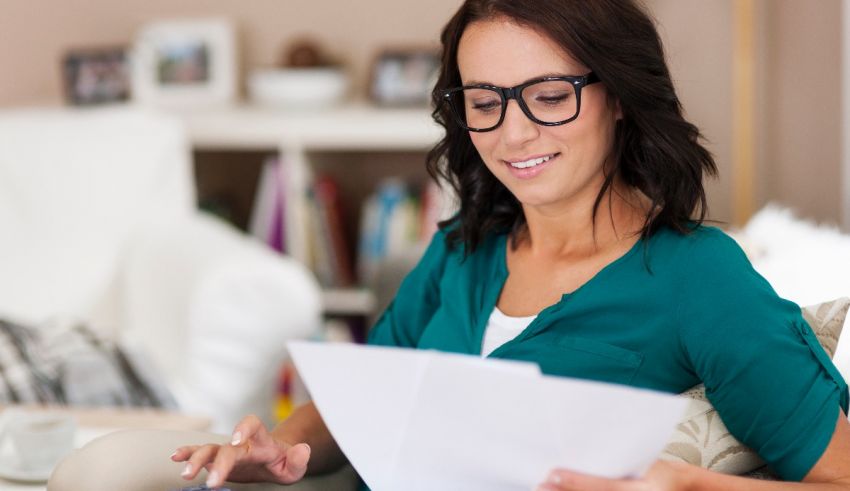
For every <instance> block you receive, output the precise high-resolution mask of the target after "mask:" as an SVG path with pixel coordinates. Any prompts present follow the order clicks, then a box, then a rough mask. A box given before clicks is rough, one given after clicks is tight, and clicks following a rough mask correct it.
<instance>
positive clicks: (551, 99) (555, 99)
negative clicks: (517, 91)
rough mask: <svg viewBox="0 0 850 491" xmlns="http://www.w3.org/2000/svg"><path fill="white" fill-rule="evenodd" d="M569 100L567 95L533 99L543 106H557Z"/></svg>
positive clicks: (544, 96) (540, 96) (541, 96)
mask: <svg viewBox="0 0 850 491" xmlns="http://www.w3.org/2000/svg"><path fill="white" fill-rule="evenodd" d="M568 98H569V94H557V95H539V96H537V97H535V98H534V100H535V101H537V102H542V103H543V104H549V105H553V106H554V105H557V104H560V103H562V102H564V101H566V100H567V99H568Z"/></svg>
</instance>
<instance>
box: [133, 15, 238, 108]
mask: <svg viewBox="0 0 850 491" xmlns="http://www.w3.org/2000/svg"><path fill="white" fill-rule="evenodd" d="M235 38H236V36H235V29H234V27H233V25H232V24H231V23H230V22H229V21H228V20H226V19H189V20H163V21H157V22H153V23H151V24H148V25H146V26H144V27H143V28H142V30H141V31H140V32H139V34H138V36H137V38H136V42H135V44H134V47H133V62H132V68H133V70H132V72H133V77H132V78H133V100H135V101H137V102H139V103H143V104H149V105H156V106H172V107H173V106H208V105H224V104H229V103H232V102H233V101H234V100H235V99H236V46H235V44H236V41H235Z"/></svg>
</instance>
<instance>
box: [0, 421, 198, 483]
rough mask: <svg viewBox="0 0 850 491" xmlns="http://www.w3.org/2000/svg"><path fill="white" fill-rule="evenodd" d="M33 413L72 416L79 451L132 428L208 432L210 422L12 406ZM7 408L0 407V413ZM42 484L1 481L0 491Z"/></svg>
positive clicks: (75, 443) (0, 479)
mask: <svg viewBox="0 0 850 491" xmlns="http://www.w3.org/2000/svg"><path fill="white" fill-rule="evenodd" d="M14 407H16V408H22V409H26V410H33V411H45V412H52V411H58V412H63V413H71V414H72V415H73V416H74V418H75V419H76V420H77V435H76V437H75V441H74V445H75V447H76V448H80V447H82V446H83V445H85V444H86V443H88V442H90V441H92V440H93V439H95V438H97V437H100V436H103V435H106V434H108V433H112V432H114V431H118V430H123V429H131V428H136V429H139V428H152V429H160V430H200V431H203V430H207V429H209V427H210V420H209V419H208V418H206V417H202V416H194V415H188V414H181V413H174V412H169V411H163V410H159V409H147V408H66V407H40V406H14ZM5 408H6V406H3V405H0V410H2V409H5ZM45 490H46V485H45V484H44V483H16V482H11V481H7V480H4V479H2V478H0V491H45Z"/></svg>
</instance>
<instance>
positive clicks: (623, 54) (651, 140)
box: [427, 0, 717, 254]
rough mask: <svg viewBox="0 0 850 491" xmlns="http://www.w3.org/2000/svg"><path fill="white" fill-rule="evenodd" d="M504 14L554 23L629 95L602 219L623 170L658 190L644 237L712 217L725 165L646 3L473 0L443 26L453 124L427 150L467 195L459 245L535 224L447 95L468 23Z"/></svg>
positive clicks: (571, 46)
mask: <svg viewBox="0 0 850 491" xmlns="http://www.w3.org/2000/svg"><path fill="white" fill-rule="evenodd" d="M499 17H505V18H508V19H511V20H512V21H514V22H516V23H517V24H519V25H525V26H533V27H534V28H536V29H540V30H542V31H543V32H545V33H546V34H547V35H548V37H550V38H551V39H552V40H554V41H555V42H556V43H557V44H558V45H560V46H561V47H562V48H563V49H564V50H565V51H566V52H568V53H569V54H570V55H572V57H573V58H575V59H576V60H578V61H580V62H581V63H583V64H584V65H585V66H587V67H588V68H590V70H592V71H593V72H594V73H595V74H596V75H597V76H598V77H599V78H600V79H601V81H602V83H603V84H604V85H605V87H606V89H607V91H608V96H609V98H610V99H611V100H614V99H615V100H616V101H619V104H620V108H621V110H622V119H621V120H619V121H618V122H617V126H616V129H615V135H614V142H613V148H612V149H611V154H610V158H609V162H608V163H607V164H606V168H605V181H604V184H603V186H602V188H601V190H600V192H599V195H598V196H597V198H596V201H595V203H594V206H593V215H592V216H593V219H594V223H595V219H596V215H597V211H598V208H599V205H600V203H601V201H602V199H604V197H605V194H606V192H608V191H610V190H611V189H612V188H611V186H612V184H613V182H614V179H615V177H617V176H619V177H620V178H621V179H622V181H623V182H624V183H625V184H627V185H629V186H631V187H633V188H636V189H638V190H640V191H641V192H642V193H644V194H645V195H646V196H647V197H648V198H649V199H650V200H651V205H652V206H651V207H650V210H651V211H650V212H649V213H648V214H647V216H646V218H645V221H644V224H643V228H642V229H641V238H644V239H645V238H648V237H649V236H651V235H652V234H653V233H655V232H656V231H657V230H658V229H659V228H661V227H665V226H667V227H671V228H672V229H674V230H677V231H679V232H681V233H688V232H689V231H691V230H692V229H693V228H694V226H695V225H696V224H699V223H702V222H703V220H704V219H705V215H706V213H707V204H706V197H705V189H704V188H703V175H704V174H708V175H711V176H716V175H717V167H716V165H715V163H714V159H713V157H712V155H711V153H709V152H708V150H706V149H705V147H703V146H702V144H701V143H700V142H701V140H702V136H701V135H700V132H699V129H697V127H696V126H694V125H693V124H691V123H689V122H688V121H686V120H685V118H684V117H683V116H682V105H681V103H680V102H679V98H678V97H677V96H676V91H675V89H674V87H673V82H672V80H671V79H670V72H669V70H668V68H667V63H666V61H665V58H664V48H663V47H662V44H661V40H660V39H659V36H658V32H657V31H656V28H655V24H654V22H653V20H652V18H651V17H650V16H649V15H648V14H647V12H646V11H645V10H644V8H643V6H641V5H640V4H638V3H636V2H635V1H632V0H593V1H587V0H522V1H520V0H466V1H465V2H464V3H463V5H462V6H461V7H460V9H459V10H458V11H457V13H456V14H455V15H454V17H452V19H451V20H450V21H449V23H448V24H447V25H446V26H445V28H444V29H443V32H442V36H441V40H442V45H443V53H442V68H441V71H440V74H439V79H438V81H437V84H436V87H435V89H434V92H433V95H432V102H433V104H434V108H435V109H434V112H433V114H432V115H433V117H434V120H435V121H436V122H437V123H438V124H440V125H441V126H443V127H444V128H445V130H446V133H445V137H444V138H443V139H442V140H441V141H440V142H439V143H438V144H437V145H436V146H435V147H434V148H433V149H432V150H431V151H430V152H429V154H428V158H427V169H428V173H429V174H430V175H431V177H432V178H434V179H436V180H437V181H438V182H439V181H441V180H443V181H445V182H448V183H449V184H450V185H451V187H452V188H453V190H454V191H455V192H456V193H457V196H458V198H459V200H460V211H459V213H458V214H457V215H455V216H454V217H452V218H451V219H449V220H446V221H443V222H441V223H440V228H441V229H446V230H447V231H448V233H447V241H448V244H449V246H451V247H454V246H456V245H457V244H458V243H462V244H463V246H464V248H465V250H466V253H467V254H469V253H471V252H473V251H474V250H475V249H476V248H477V247H478V245H479V244H480V243H481V242H482V241H483V240H484V239H485V238H486V237H487V235H488V234H490V233H493V232H501V233H504V232H510V233H511V234H512V236H513V238H514V240H515V239H516V237H517V236H518V233H520V232H522V231H524V230H525V228H526V223H525V216H524V215H523V212H522V207H521V205H520V203H519V201H518V200H517V199H516V198H515V197H514V196H513V194H511V192H510V191H508V189H507V188H506V187H505V186H504V185H503V184H502V183H501V182H499V181H498V180H497V179H496V178H495V177H494V176H493V174H492V173H491V172H490V171H489V170H488V169H487V167H486V166H485V165H484V163H483V161H482V159H481V157H480V155H479V154H478V152H477V151H476V149H475V147H474V146H473V144H472V140H471V139H470V137H469V133H468V132H467V131H466V130H464V129H463V128H461V127H460V126H459V125H458V124H457V123H456V122H455V120H454V119H453V116H452V114H451V108H450V107H448V106H449V105H448V104H444V103H443V99H442V98H441V96H440V92H441V90H444V89H449V88H453V87H458V86H460V85H461V84H462V83H461V78H460V71H459V69H458V65H457V51H458V44H459V42H460V39H461V36H462V35H463V32H464V30H465V29H466V27H467V26H469V24H470V23H472V22H475V21H481V20H488V19H494V18H499ZM609 198H610V195H609ZM514 243H515V242H514Z"/></svg>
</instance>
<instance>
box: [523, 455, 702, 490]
mask: <svg viewBox="0 0 850 491" xmlns="http://www.w3.org/2000/svg"><path fill="white" fill-rule="evenodd" d="M694 469H697V470H698V468H696V467H695V466H692V465H689V464H684V463H680V462H667V461H664V460H657V461H656V462H655V464H653V465H652V467H651V468H650V469H649V471H648V472H647V473H646V475H645V476H643V477H642V478H640V479H605V478H602V477H595V476H588V475H586V474H579V473H577V472H572V471H567V470H563V469H555V470H553V471H552V472H551V473H549V477H548V478H547V479H546V482H545V483H544V484H541V485H540V487H538V488H537V491H579V490H580V491H674V490H676V491H682V490H687V489H689V487H690V482H691V479H690V477H691V476H692V472H689V471H693V470H694Z"/></svg>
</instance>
